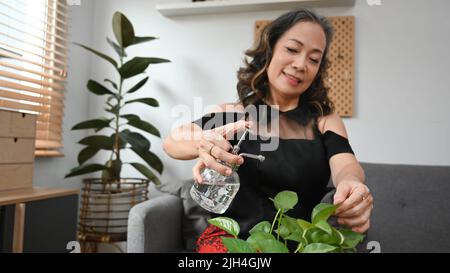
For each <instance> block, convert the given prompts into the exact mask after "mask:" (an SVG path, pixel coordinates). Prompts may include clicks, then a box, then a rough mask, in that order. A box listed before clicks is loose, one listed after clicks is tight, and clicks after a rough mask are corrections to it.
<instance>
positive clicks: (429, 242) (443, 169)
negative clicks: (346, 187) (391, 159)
mask: <svg viewBox="0 0 450 273" xmlns="http://www.w3.org/2000/svg"><path fill="white" fill-rule="evenodd" d="M362 167H363V168H364V171H365V173H366V183H367V185H368V187H369V188H370V190H371V192H372V195H373V196H374V210H373V213H372V217H371V228H370V230H369V234H368V235H369V238H370V240H373V241H376V242H378V243H379V244H380V247H381V252H450V236H449V230H450V217H449V216H448V215H449V211H450V202H448V197H449V195H450V167H448V166H415V165H395V164H373V163H363V164H362Z"/></svg>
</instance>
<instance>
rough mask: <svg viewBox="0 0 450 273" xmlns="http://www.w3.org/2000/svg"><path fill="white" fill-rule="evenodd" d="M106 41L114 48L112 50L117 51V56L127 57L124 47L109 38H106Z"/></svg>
mask: <svg viewBox="0 0 450 273" xmlns="http://www.w3.org/2000/svg"><path fill="white" fill-rule="evenodd" d="M106 41H107V42H108V44H109V45H110V46H111V47H112V48H113V49H114V51H115V52H116V53H117V55H119V57H122V58H125V57H127V53H126V52H125V49H124V48H122V47H121V46H120V45H118V44H116V43H115V42H114V41H112V40H111V39H109V38H106Z"/></svg>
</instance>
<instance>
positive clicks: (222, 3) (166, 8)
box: [156, 0, 355, 17]
mask: <svg viewBox="0 0 450 273" xmlns="http://www.w3.org/2000/svg"><path fill="white" fill-rule="evenodd" d="M354 5H355V0H279V1H277V0H215V1H211V0H210V1H204V2H182V3H170V4H162V3H161V4H156V10H158V11H159V12H160V13H161V14H162V15H164V16H166V17H171V16H186V15H200V14H216V13H233V12H249V11H270V10H280V9H293V8H297V7H300V6H301V7H336V6H354Z"/></svg>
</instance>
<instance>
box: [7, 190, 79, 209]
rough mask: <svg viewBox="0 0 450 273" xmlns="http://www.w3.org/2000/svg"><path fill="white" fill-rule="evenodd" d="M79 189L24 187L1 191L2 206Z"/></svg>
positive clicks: (67, 193)
mask: <svg viewBox="0 0 450 273" xmlns="http://www.w3.org/2000/svg"><path fill="white" fill-rule="evenodd" d="M78 193H79V190H71V189H50V188H41V187H32V188H24V189H18V190H7V191H0V206H6V205H12V204H17V203H26V202H30V201H37V200H42V199H47V198H54V197H61V196H66V195H73V194H78Z"/></svg>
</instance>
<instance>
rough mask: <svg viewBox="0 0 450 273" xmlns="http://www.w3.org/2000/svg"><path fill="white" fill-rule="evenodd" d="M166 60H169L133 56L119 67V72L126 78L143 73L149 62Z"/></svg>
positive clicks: (154, 62) (164, 61)
mask: <svg viewBox="0 0 450 273" xmlns="http://www.w3.org/2000/svg"><path fill="white" fill-rule="evenodd" d="M166 62H170V61H169V60H166V59H161V58H145V57H134V58H133V59H131V60H130V61H128V62H126V63H124V64H123V65H122V66H121V67H120V68H119V73H120V75H121V76H122V77H123V78H124V79H128V78H131V77H133V76H136V75H139V74H141V73H144V72H145V70H146V69H147V67H148V66H149V65H150V64H159V63H166Z"/></svg>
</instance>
